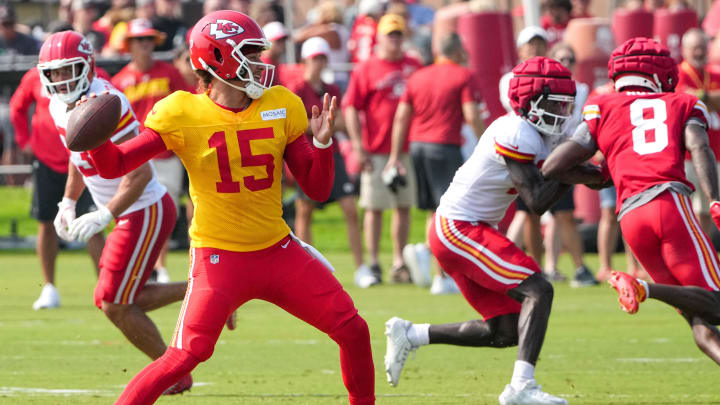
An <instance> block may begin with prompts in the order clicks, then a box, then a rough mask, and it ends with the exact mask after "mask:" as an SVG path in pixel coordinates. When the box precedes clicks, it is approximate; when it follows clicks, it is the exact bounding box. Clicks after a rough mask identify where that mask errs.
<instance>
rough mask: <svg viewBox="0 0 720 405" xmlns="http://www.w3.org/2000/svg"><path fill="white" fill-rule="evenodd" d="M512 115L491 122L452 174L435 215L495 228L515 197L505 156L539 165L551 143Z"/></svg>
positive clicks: (548, 137) (547, 138)
mask: <svg viewBox="0 0 720 405" xmlns="http://www.w3.org/2000/svg"><path fill="white" fill-rule="evenodd" d="M552 138H554V137H551V136H541V135H540V134H539V133H538V132H537V130H535V128H534V127H533V126H531V125H530V124H528V123H527V122H525V120H523V119H522V118H520V117H518V116H517V115H515V114H507V115H504V116H502V117H500V118H498V119H497V120H495V121H494V122H493V123H492V124H491V125H490V126H489V127H488V129H487V130H486V131H485V133H484V134H483V135H482V136H481V137H480V142H479V143H478V145H477V146H476V147H475V151H474V152H473V154H472V155H471V156H470V159H468V160H467V162H465V163H464V164H463V165H462V166H461V167H460V168H459V169H458V171H457V172H456V173H455V177H454V178H453V180H452V183H450V187H448V189H447V191H446V192H445V194H443V196H442V197H441V198H440V206H439V207H438V209H437V212H438V214H440V215H442V216H444V217H446V218H450V219H457V220H460V221H482V222H485V223H487V224H489V225H491V226H496V225H497V224H498V223H499V222H500V221H501V220H502V218H503V216H504V215H505V211H507V208H508V206H510V204H511V203H512V202H513V201H514V200H515V198H516V197H517V190H515V185H514V184H513V182H512V180H511V179H510V172H509V171H508V169H507V166H506V165H505V157H508V158H511V159H514V160H517V161H519V162H523V163H533V164H535V165H537V166H540V165H541V164H542V162H543V161H545V159H546V158H547V156H548V155H549V154H550V150H551V146H552V143H553V140H552Z"/></svg>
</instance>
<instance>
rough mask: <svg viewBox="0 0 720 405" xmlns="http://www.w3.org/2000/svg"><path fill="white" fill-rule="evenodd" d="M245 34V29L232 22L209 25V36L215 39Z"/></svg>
mask: <svg viewBox="0 0 720 405" xmlns="http://www.w3.org/2000/svg"><path fill="white" fill-rule="evenodd" d="M243 32H245V29H244V28H243V27H241V26H240V25H239V24H237V23H236V22H234V21H230V20H217V21H215V22H214V23H212V24H210V35H211V36H212V37H213V38H215V39H225V38H229V37H233V36H235V35H238V34H242V33H243Z"/></svg>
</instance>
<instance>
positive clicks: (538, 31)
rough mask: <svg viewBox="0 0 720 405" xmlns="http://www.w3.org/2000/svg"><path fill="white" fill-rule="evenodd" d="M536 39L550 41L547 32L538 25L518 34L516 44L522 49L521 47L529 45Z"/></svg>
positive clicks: (526, 28)
mask: <svg viewBox="0 0 720 405" xmlns="http://www.w3.org/2000/svg"><path fill="white" fill-rule="evenodd" d="M536 37H539V38H542V40H543V41H545V42H547V40H548V35H547V31H545V30H544V29H542V28H540V27H538V26H536V25H531V26H529V27H525V28H523V29H522V31H520V33H519V34H518V37H517V42H516V43H515V45H516V46H517V47H518V48H520V47H521V46H523V45H525V44H527V43H528V42H530V41H531V40H532V39H533V38H536Z"/></svg>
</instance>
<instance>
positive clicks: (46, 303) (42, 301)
mask: <svg viewBox="0 0 720 405" xmlns="http://www.w3.org/2000/svg"><path fill="white" fill-rule="evenodd" d="M59 306H60V294H59V293H58V290H57V288H55V286H54V285H52V284H50V283H48V284H45V286H44V287H43V289H42V291H41V292H40V297H38V299H37V300H35V302H34V303H33V306H32V307H33V309H34V310H36V311H37V310H38V309H45V308H57V307H59Z"/></svg>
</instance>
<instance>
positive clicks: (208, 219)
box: [145, 86, 308, 252]
mask: <svg viewBox="0 0 720 405" xmlns="http://www.w3.org/2000/svg"><path fill="white" fill-rule="evenodd" d="M307 125H308V119H307V116H306V114H305V107H304V106H303V104H302V101H301V100H300V98H298V97H297V96H296V95H294V94H293V93H292V92H290V91H289V90H288V89H286V88H284V87H282V86H275V87H272V88H270V89H268V90H266V91H265V93H264V94H263V96H262V97H261V98H259V99H257V100H253V102H252V103H251V104H250V106H249V107H248V108H246V109H245V110H243V111H239V112H236V111H232V110H231V109H226V108H223V107H221V106H219V105H217V104H216V103H215V102H213V101H212V100H211V99H210V98H209V97H208V96H207V94H191V93H187V92H184V91H179V92H175V93H173V94H171V95H170V96H168V97H166V98H165V99H163V100H161V101H160V102H158V103H157V104H155V107H154V108H153V109H152V111H151V112H150V114H148V116H147V118H146V120H145V126H146V127H147V128H149V129H152V130H153V131H155V132H157V133H158V134H160V136H161V137H162V139H163V141H164V142H165V146H166V147H167V148H168V149H169V150H172V151H173V152H175V154H176V155H177V156H178V157H179V158H180V159H181V160H182V162H183V164H184V165H185V168H186V169H187V172H188V176H189V178H190V198H191V199H192V201H193V204H194V206H195V214H194V218H193V223H192V225H191V227H190V238H191V240H192V242H191V245H192V246H193V247H198V248H200V247H215V248H220V249H224V250H230V251H236V252H247V251H253V250H259V249H264V248H266V247H268V246H271V245H273V244H274V243H276V242H278V241H279V240H280V239H282V238H283V237H285V236H286V235H287V234H288V233H289V232H290V229H289V228H288V226H287V224H286V223H285V221H283V219H282V203H281V186H280V182H281V177H282V169H283V154H284V152H285V147H286V145H287V144H288V143H290V142H292V141H294V140H295V139H297V138H298V137H299V136H301V135H303V134H304V133H305V129H306V128H307Z"/></svg>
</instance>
